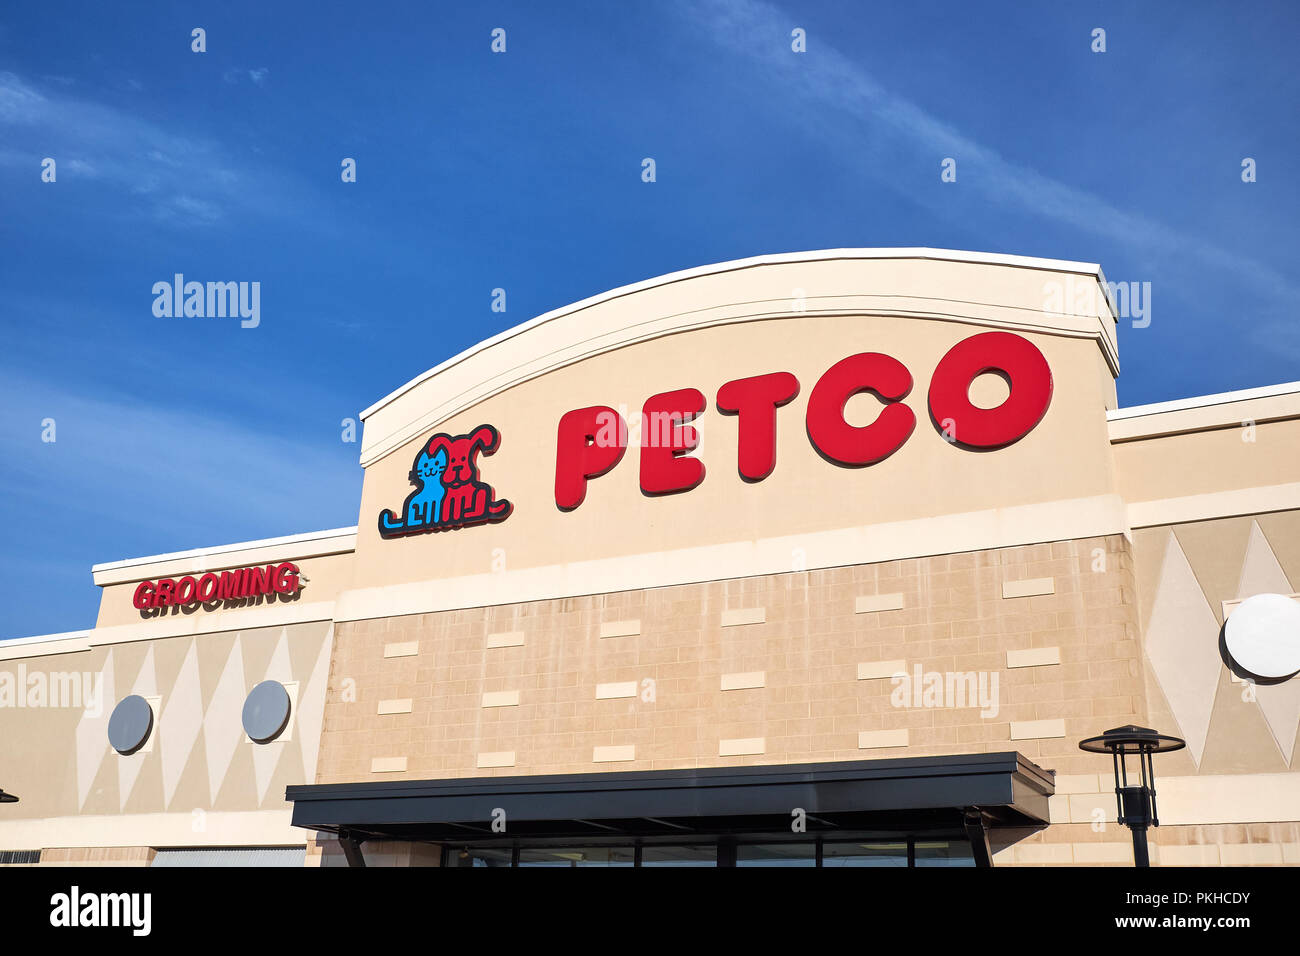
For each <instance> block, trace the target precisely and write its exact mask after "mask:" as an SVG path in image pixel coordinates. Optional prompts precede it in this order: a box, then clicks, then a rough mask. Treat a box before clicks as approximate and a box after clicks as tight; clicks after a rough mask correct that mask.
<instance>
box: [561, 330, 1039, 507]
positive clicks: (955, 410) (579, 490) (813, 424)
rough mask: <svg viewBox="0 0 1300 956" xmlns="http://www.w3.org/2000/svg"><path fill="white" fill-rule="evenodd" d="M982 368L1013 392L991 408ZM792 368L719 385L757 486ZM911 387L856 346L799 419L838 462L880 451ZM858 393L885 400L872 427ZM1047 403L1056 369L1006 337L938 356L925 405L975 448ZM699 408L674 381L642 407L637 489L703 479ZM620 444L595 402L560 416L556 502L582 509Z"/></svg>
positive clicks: (770, 463)
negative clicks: (981, 386)
mask: <svg viewBox="0 0 1300 956" xmlns="http://www.w3.org/2000/svg"><path fill="white" fill-rule="evenodd" d="M985 372H996V373H1000V374H1001V375H1003V376H1004V377H1005V378H1006V379H1007V381H1008V382H1009V383H1010V394H1009V395H1008V396H1007V398H1006V399H1005V401H1003V402H1002V404H1000V405H998V406H997V407H996V408H979V407H978V406H976V405H974V404H972V403H971V401H970V397H969V392H970V386H971V383H972V382H973V381H974V380H975V379H976V377H978V376H979V375H982V374H983V373H985ZM799 388H800V383H799V380H798V379H797V378H795V376H794V375H792V374H790V373H789V372H769V373H767V374H764V375H756V376H753V377H752V378H741V379H736V380H735V381H732V382H727V383H726V384H725V385H723V386H722V387H721V388H720V389H718V395H717V402H716V406H717V409H718V411H719V412H721V413H722V414H724V415H735V416H736V417H737V427H738V429H739V461H738V462H737V467H738V469H739V470H740V474H741V475H742V476H743V477H744V478H745V479H746V480H747V481H750V482H756V481H762V480H763V479H764V478H766V477H767V476H768V475H769V474H771V473H772V469H773V468H774V467H775V466H776V428H777V420H778V418H779V417H780V416H779V409H780V408H781V407H782V406H783V405H787V404H789V403H790V402H791V401H793V400H794V399H795V397H796V396H797V395H798V394H799ZM911 391H912V374H911V372H909V371H908V370H907V367H906V366H905V365H903V363H902V362H900V361H898V360H897V359H895V358H892V357H890V356H889V355H886V354H884V353H882V352H860V353H858V354H857V355H850V356H849V357H848V358H845V359H843V360H841V361H839V362H836V363H835V364H834V365H832V366H831V367H830V368H829V369H827V370H826V372H825V373H824V374H823V375H822V376H821V378H819V379H818V380H817V382H816V383H815V384H814V385H813V388H812V393H811V394H810V395H809V397H808V410H807V414H806V420H805V426H806V430H807V434H808V440H809V442H811V444H812V446H813V448H814V449H815V450H816V452H817V453H818V454H820V455H821V457H822V458H824V459H826V460H827V461H829V462H831V463H833V464H837V465H842V466H846V467H861V466H865V465H871V464H875V463H876V462H878V461H882V460H884V459H885V458H888V457H889V456H890V455H892V454H893V453H894V452H896V451H898V449H900V448H902V447H903V444H904V443H905V442H906V441H907V440H908V438H909V437H911V434H912V431H913V429H915V427H916V412H914V411H913V410H912V408H911V407H910V406H908V405H906V404H904V403H903V399H904V398H906V397H907V396H908V394H909V393H910V392H911ZM860 392H874V393H875V394H876V395H878V396H879V397H880V398H881V399H882V400H883V401H884V402H885V407H884V408H883V409H881V411H880V414H879V415H878V416H877V418H876V420H875V421H874V422H872V423H871V424H870V425H862V426H855V425H850V424H849V423H848V422H847V421H845V418H844V406H845V404H846V403H847V402H848V400H849V399H850V398H852V397H853V396H854V395H857V394H858V393H860ZM1051 399H1052V372H1051V369H1050V368H1048V365H1047V360H1046V359H1045V358H1043V354H1042V352H1040V351H1039V350H1038V349H1037V348H1036V347H1035V346H1034V344H1033V343H1032V342H1030V341H1029V340H1028V339H1025V338H1023V337H1021V336H1019V335H1015V334H1013V333H1011V332H984V333H980V334H978V335H972V336H971V337H970V338H968V339H965V340H963V341H961V342H959V343H957V344H956V345H955V346H953V347H952V348H951V349H950V350H949V351H948V353H947V354H946V355H945V356H944V357H943V359H942V360H941V361H940V362H939V365H938V367H937V368H935V370H934V376H933V377H932V378H931V379H930V390H929V395H928V396H927V404H928V406H929V412H930V416H931V418H932V419H933V420H934V423H935V424H936V425H937V426H938V427H939V429H940V431H941V432H942V434H943V435H944V437H945V439H946V440H948V441H950V442H951V443H952V444H954V445H956V446H958V447H964V448H967V449H973V450H987V449H992V448H1001V447H1004V446H1006V445H1010V444H1011V443H1012V442H1015V441H1019V440H1020V439H1021V438H1023V437H1024V436H1025V435H1027V434H1029V432H1030V431H1031V430H1033V428H1034V426H1035V425H1037V424H1038V422H1039V421H1040V420H1042V417H1043V415H1044V414H1045V413H1046V412H1047V406H1048V404H1049V403H1050V402H1051ZM706 407H707V403H706V400H705V398H704V395H703V393H701V392H700V391H699V390H698V389H694V388H682V389H677V390H676V391H671V392H662V393H660V394H658V395H652V396H651V397H650V398H649V399H647V400H646V403H645V406H644V408H643V409H642V435H641V456H640V457H641V462H640V469H641V475H640V479H641V491H642V492H643V493H645V494H647V495H667V494H676V493H678V492H683V491H690V490H691V489H692V488H694V487H696V486H697V485H699V484H700V482H702V481H703V480H704V473H705V468H704V462H702V461H700V460H699V459H697V458H690V457H686V453H687V452H690V451H693V450H694V449H695V448H696V447H697V446H698V444H699V433H698V432H697V431H696V430H695V429H694V428H693V427H692V426H691V425H690V424H689V423H690V422H692V421H694V420H695V419H696V418H698V417H699V416H700V415H701V414H703V412H704V411H705V408H706ZM626 450H627V424H626V422H625V421H624V420H623V418H622V416H620V415H619V414H618V412H616V411H615V410H614V409H612V408H610V407H608V406H605V405H593V406H590V407H588V408H577V409H574V410H573V411H571V412H567V413H566V414H565V415H564V416H563V417H562V418H561V419H560V426H559V435H558V438H557V443H556V452H555V504H556V506H557V507H558V508H560V509H561V510H562V511H572V510H573V509H575V508H577V507H578V506H579V505H581V504H582V502H583V499H584V498H585V497H586V494H587V483H588V482H589V481H591V480H592V479H594V478H599V477H600V476H601V475H604V474H606V473H608V472H609V471H610V470H611V469H613V468H614V467H615V466H616V465H618V463H619V462H620V461H622V460H623V455H624V453H625V452H626Z"/></svg>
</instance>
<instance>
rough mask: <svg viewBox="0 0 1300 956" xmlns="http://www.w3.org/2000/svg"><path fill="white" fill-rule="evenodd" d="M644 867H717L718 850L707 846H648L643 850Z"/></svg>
mask: <svg viewBox="0 0 1300 956" xmlns="http://www.w3.org/2000/svg"><path fill="white" fill-rule="evenodd" d="M641 865H642V866H717V865H718V848H717V847H716V846H713V845H712V844H709V845H706V846H646V847H642V848H641Z"/></svg>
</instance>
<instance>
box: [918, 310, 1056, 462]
mask: <svg viewBox="0 0 1300 956" xmlns="http://www.w3.org/2000/svg"><path fill="white" fill-rule="evenodd" d="M991 371H997V372H1002V373H1003V374H1004V375H1006V376H1007V378H1008V379H1010V380H1011V394H1010V395H1008V396H1007V399H1006V401H1004V402H1003V403H1002V404H1001V405H999V406H997V407H996V408H977V407H976V406H975V405H972V404H971V400H970V386H971V383H972V382H973V381H974V380H975V378H976V376H978V375H981V374H983V373H984V372H991ZM1051 400H1052V370H1051V369H1050V368H1048V365H1047V359H1045V358H1043V353H1042V352H1040V351H1038V348H1037V347H1036V346H1035V345H1034V343H1033V342H1030V341H1029V340H1028V339H1026V338H1022V337H1021V336H1019V335H1015V334H1013V333H1011V332H981V333H980V334H979V335H972V336H971V337H970V338H968V339H964V340H962V341H961V342H958V343H957V344H956V345H954V346H953V347H952V348H951V349H949V350H948V354H947V355H945V356H944V357H943V358H942V359H941V360H940V361H939V365H938V367H937V368H936V369H935V370H934V377H933V378H932V379H930V414H931V415H932V416H933V417H934V422H935V424H936V425H938V426H939V428H940V429H941V430H943V431H944V433H945V434H949V433H950V434H951V435H952V438H953V440H954V441H955V442H956V443H957V444H961V445H969V446H970V447H972V448H1001V447H1002V446H1003V445H1010V444H1011V443H1012V442H1015V441H1019V440H1020V439H1021V438H1024V437H1025V436H1026V435H1028V434H1029V432H1030V431H1032V430H1033V428H1034V426H1035V425H1037V424H1038V423H1039V421H1041V420H1042V417H1043V415H1044V414H1045V413H1046V412H1047V406H1048V404H1049V403H1050V402H1051ZM945 422H951V423H952V426H951V432H949V429H948V426H946V425H945Z"/></svg>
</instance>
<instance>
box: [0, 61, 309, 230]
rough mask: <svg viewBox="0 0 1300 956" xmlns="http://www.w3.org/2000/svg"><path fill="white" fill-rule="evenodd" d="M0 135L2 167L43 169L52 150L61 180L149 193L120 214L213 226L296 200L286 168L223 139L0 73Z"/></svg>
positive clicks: (284, 208) (136, 193) (140, 194)
mask: <svg viewBox="0 0 1300 956" xmlns="http://www.w3.org/2000/svg"><path fill="white" fill-rule="evenodd" d="M0 140H3V141H4V147H3V149H0V164H3V165H6V166H11V167H12V166H27V167H28V168H30V169H33V170H36V169H39V164H40V162H41V160H42V159H43V158H44V157H46V156H50V157H52V158H54V159H55V161H56V162H57V163H58V172H59V177H60V179H61V180H62V179H63V178H64V177H65V176H66V177H81V178H93V179H96V180H99V181H102V182H104V183H106V184H109V185H114V186H119V187H121V188H122V190H123V192H124V193H125V194H126V195H131V196H137V197H146V198H147V199H148V202H147V203H146V204H145V205H144V206H143V209H142V208H141V207H140V205H139V204H138V203H134V202H131V203H124V204H123V205H122V207H121V210H122V212H123V213H124V214H139V212H141V211H143V212H144V214H145V215H146V216H148V217H149V218H152V219H154V220H155V221H159V222H169V223H173V224H175V225H191V226H208V225H212V224H214V223H217V222H219V221H221V220H222V219H224V218H226V217H227V215H228V214H231V213H234V212H241V213H255V214H258V215H266V214H271V215H275V214H277V213H284V212H288V211H289V210H290V208H291V205H292V203H291V199H290V197H291V195H292V194H293V192H294V190H292V189H289V188H287V184H286V182H285V181H284V178H283V177H282V176H281V174H279V173H278V172H277V171H275V170H273V169H270V168H253V167H251V166H250V165H249V164H248V162H247V160H246V159H245V158H243V157H238V156H235V155H234V154H232V153H231V152H230V150H229V149H228V147H226V146H225V145H223V144H221V143H220V142H219V141H218V140H216V139H213V138H209V137H204V136H196V135H193V134H187V133H186V132H184V131H183V130H182V129H178V128H176V127H175V125H173V124H169V123H168V122H167V120H166V119H160V120H158V121H154V120H152V119H149V118H145V117H141V116H138V115H135V114H134V113H133V112H131V111H129V110H125V109H120V108H118V107H115V106H111V105H107V104H105V103H102V102H98V101H95V100H91V99H87V98H83V97H79V96H74V95H71V94H70V93H68V92H66V90H65V89H63V88H59V89H54V88H51V87H50V86H49V85H48V84H47V85H44V86H39V85H36V84H33V83H31V82H28V81H27V80H24V79H23V78H21V77H19V76H18V75H16V74H14V73H6V72H0ZM106 198H109V197H107V196H106ZM87 215H90V213H89V212H88V213H87Z"/></svg>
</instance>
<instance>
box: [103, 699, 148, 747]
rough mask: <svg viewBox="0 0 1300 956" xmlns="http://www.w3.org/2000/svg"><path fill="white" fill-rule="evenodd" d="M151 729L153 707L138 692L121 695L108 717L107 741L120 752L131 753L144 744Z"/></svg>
mask: <svg viewBox="0 0 1300 956" xmlns="http://www.w3.org/2000/svg"><path fill="white" fill-rule="evenodd" d="M151 730H153V708H152V707H150V706H149V702H148V701H147V700H145V699H144V698H143V697H141V696H140V695H139V694H132V695H131V696H130V697H123V698H122V699H121V700H120V701H118V704H117V706H116V707H114V708H113V713H112V714H111V715H110V716H109V718H108V742H109V743H110V744H112V746H113V749H114V750H116V751H117V752H118V753H120V754H133V753H135V752H136V751H137V750H139V749H140V748H141V747H142V746H144V742H145V741H146V740H148V739H149V732H150V731H151Z"/></svg>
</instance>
